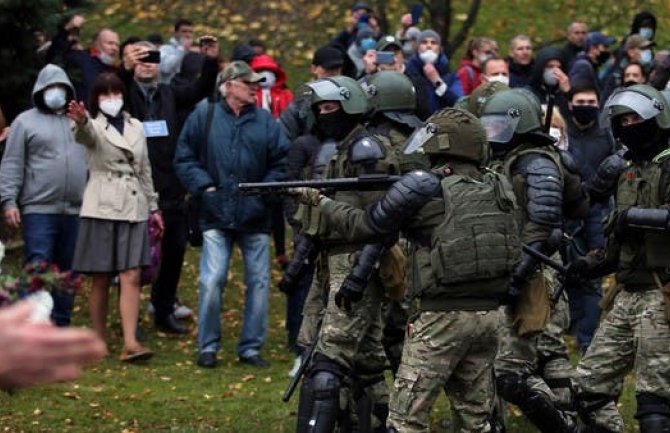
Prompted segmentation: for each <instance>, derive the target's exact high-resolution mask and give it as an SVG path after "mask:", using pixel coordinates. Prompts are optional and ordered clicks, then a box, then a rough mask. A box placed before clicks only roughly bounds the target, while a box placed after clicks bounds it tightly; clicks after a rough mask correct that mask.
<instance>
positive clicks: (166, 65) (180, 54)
mask: <svg viewBox="0 0 670 433" xmlns="http://www.w3.org/2000/svg"><path fill="white" fill-rule="evenodd" d="M192 46H193V22H191V21H189V20H187V19H185V18H179V19H178V20H177V21H176V22H175V24H174V35H173V36H172V37H171V38H170V41H169V42H168V43H167V44H165V45H161V47H160V52H161V63H160V78H159V80H158V81H159V82H160V83H163V84H169V83H170V80H172V78H173V77H174V76H175V75H177V73H179V70H180V69H181V62H182V61H183V60H184V56H185V55H186V53H188V52H189V50H190V49H191V47H192Z"/></svg>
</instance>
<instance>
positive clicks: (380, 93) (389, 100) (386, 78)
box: [361, 71, 416, 114]
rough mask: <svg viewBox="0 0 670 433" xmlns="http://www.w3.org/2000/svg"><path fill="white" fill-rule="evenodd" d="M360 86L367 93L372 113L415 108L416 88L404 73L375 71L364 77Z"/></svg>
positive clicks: (412, 109)
mask: <svg viewBox="0 0 670 433" xmlns="http://www.w3.org/2000/svg"><path fill="white" fill-rule="evenodd" d="M361 86H362V87H363V90H365V93H367V95H368V98H369V99H368V101H369V104H370V110H371V112H372V114H374V113H378V112H383V111H414V110H416V89H415V88H414V84H412V81H411V80H410V79H409V78H407V76H406V75H405V74H401V73H400V72H395V71H381V72H377V73H376V74H372V75H370V76H369V77H367V78H365V80H364V81H363V83H362V84H361Z"/></svg>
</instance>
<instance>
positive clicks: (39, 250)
mask: <svg viewBox="0 0 670 433" xmlns="http://www.w3.org/2000/svg"><path fill="white" fill-rule="evenodd" d="M21 221H22V224H23V243H24V253H25V256H26V263H31V262H47V263H50V264H51V263H55V264H56V265H58V268H59V269H60V270H61V272H64V271H69V270H70V269H71V268H72V258H73V257H74V247H75V245H76V244H77V232H78V231H79V216H78V215H61V214H24V215H22V217H21ZM51 297H52V298H53V301H54V308H53V311H52V312H51V320H52V321H53V322H54V323H55V324H56V325H57V326H68V325H69V324H70V316H71V315H72V308H73V306H74V294H68V293H52V295H51Z"/></svg>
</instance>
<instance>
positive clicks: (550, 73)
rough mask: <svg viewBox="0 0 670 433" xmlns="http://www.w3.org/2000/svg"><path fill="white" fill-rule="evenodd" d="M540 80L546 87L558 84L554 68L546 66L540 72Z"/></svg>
mask: <svg viewBox="0 0 670 433" xmlns="http://www.w3.org/2000/svg"><path fill="white" fill-rule="evenodd" d="M542 81H544V84H545V85H546V86H547V87H555V86H557V85H558V78H556V75H555V74H554V68H546V69H545V70H544V72H543V73H542Z"/></svg>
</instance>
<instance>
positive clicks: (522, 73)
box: [507, 35, 533, 87]
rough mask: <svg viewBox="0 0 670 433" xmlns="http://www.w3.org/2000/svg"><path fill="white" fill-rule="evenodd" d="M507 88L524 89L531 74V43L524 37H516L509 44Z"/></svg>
mask: <svg viewBox="0 0 670 433" xmlns="http://www.w3.org/2000/svg"><path fill="white" fill-rule="evenodd" d="M507 62H508V63H509V75H510V77H509V86H510V87H525V86H527V85H528V83H529V81H530V77H531V75H532V72H533V43H532V42H531V40H530V38H529V37H528V36H526V35H516V36H514V37H513V38H512V41H511V42H510V44H509V57H508V58H507Z"/></svg>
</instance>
